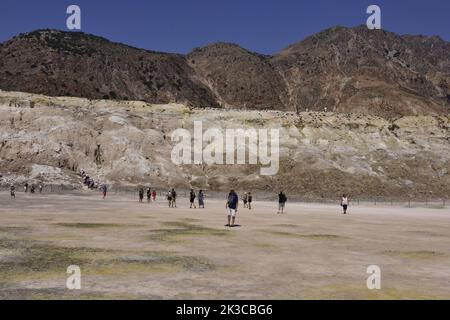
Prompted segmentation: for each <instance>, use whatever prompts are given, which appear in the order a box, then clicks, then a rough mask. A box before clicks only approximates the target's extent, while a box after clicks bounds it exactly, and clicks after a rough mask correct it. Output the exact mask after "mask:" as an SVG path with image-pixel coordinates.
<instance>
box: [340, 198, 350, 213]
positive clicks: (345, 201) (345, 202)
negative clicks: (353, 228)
mask: <svg viewBox="0 0 450 320" xmlns="http://www.w3.org/2000/svg"><path fill="white" fill-rule="evenodd" d="M348 205H349V201H348V197H347V196H346V195H345V194H344V195H342V199H341V206H342V209H343V210H344V212H343V213H344V214H347V208H348Z"/></svg>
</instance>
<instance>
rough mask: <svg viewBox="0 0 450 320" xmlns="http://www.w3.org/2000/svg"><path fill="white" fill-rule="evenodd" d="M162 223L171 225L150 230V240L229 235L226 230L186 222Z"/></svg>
mask: <svg viewBox="0 0 450 320" xmlns="http://www.w3.org/2000/svg"><path fill="white" fill-rule="evenodd" d="M164 225H166V226H169V227H172V228H167V229H155V230H152V234H151V235H150V239H151V240H158V241H176V240H177V238H178V237H189V236H229V235H230V234H231V233H230V231H228V230H220V229H213V228H208V227H203V226H199V225H195V224H191V223H187V222H179V221H176V222H165V223H164Z"/></svg>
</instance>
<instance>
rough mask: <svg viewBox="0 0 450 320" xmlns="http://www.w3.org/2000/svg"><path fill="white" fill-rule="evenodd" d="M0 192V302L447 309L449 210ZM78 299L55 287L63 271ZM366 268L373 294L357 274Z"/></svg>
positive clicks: (61, 281) (62, 284)
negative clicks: (295, 302) (231, 302)
mask: <svg viewBox="0 0 450 320" xmlns="http://www.w3.org/2000/svg"><path fill="white" fill-rule="evenodd" d="M206 206H207V207H206V209H189V208H188V204H187V200H186V199H179V201H178V208H176V209H169V208H168V207H167V205H166V202H165V201H163V200H162V199H161V200H158V201H157V202H156V203H151V204H148V203H142V204H141V203H138V202H137V200H135V199H131V198H130V197H124V196H111V197H108V199H106V200H102V199H101V197H100V196H99V195H97V194H94V195H92V194H86V195H33V196H32V195H24V194H23V193H19V194H18V195H17V199H16V200H11V199H10V197H9V194H7V193H0V298H3V299H120V298H124V299H403V298H409V299H421V298H425V299H439V298H447V299H448V298H450V241H449V240H450V232H449V230H450V210H449V209H448V208H447V209H432V208H426V209H424V208H402V207H389V206H384V207H383V206H372V207H369V206H362V205H361V206H353V207H351V208H350V214H349V215H347V216H344V215H342V214H340V213H341V209H340V207H339V206H331V205H314V204H301V203H288V204H287V210H286V214H284V215H277V214H276V204H275V203H270V202H255V203H254V208H253V210H251V211H250V210H247V209H243V208H241V209H240V211H239V212H238V219H237V223H238V224H239V225H240V227H236V228H232V229H230V228H227V227H225V226H224V225H225V223H226V211H225V208H224V201H219V200H209V201H207V202H206ZM72 264H74V265H78V266H80V268H81V275H82V277H81V281H82V282H81V286H82V287H81V290H68V289H67V288H66V279H67V277H68V274H66V269H67V267H68V266H69V265H72ZM374 264H375V265H378V266H379V267H380V268H381V273H382V280H381V281H382V283H381V285H382V288H381V290H369V289H367V287H366V280H367V277H368V276H369V275H368V274H367V273H366V268H367V267H368V266H369V265H374Z"/></svg>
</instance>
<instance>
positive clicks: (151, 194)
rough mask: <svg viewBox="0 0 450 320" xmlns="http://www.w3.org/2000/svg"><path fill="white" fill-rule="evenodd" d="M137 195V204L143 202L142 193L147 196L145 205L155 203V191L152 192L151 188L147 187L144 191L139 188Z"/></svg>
mask: <svg viewBox="0 0 450 320" xmlns="http://www.w3.org/2000/svg"><path fill="white" fill-rule="evenodd" d="M138 193H139V202H141V203H142V202H144V193H145V194H146V196H147V203H150V202H152V201H153V202H154V201H156V190H155V189H153V191H152V188H151V187H147V189H146V190H144V188H143V187H140V188H139V191H138Z"/></svg>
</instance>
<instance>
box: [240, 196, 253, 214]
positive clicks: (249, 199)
mask: <svg viewBox="0 0 450 320" xmlns="http://www.w3.org/2000/svg"><path fill="white" fill-rule="evenodd" d="M241 199H242V202H244V208H248V209H249V210H252V201H253V196H252V193H251V192H245V193H244V194H243V195H242V197H241Z"/></svg>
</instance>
